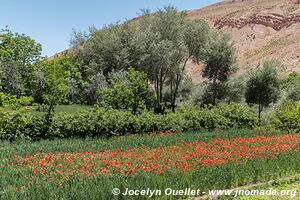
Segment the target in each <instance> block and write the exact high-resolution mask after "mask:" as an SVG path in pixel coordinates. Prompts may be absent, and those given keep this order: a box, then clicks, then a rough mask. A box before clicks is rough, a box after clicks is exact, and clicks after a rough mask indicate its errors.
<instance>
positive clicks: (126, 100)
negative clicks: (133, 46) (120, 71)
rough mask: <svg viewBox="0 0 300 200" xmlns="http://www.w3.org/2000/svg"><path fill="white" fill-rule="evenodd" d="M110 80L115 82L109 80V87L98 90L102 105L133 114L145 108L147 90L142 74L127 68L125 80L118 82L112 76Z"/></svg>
mask: <svg viewBox="0 0 300 200" xmlns="http://www.w3.org/2000/svg"><path fill="white" fill-rule="evenodd" d="M115 74H116V73H115ZM112 78H114V79H115V80H110V81H111V82H112V83H111V86H110V87H108V88H105V89H102V90H100V95H101V96H102V98H103V100H102V105H104V106H110V107H112V108H114V109H123V110H128V111H131V112H132V113H133V114H136V113H138V112H140V111H142V110H144V109H145V108H146V101H147V98H149V88H148V83H147V78H146V75H145V74H144V73H141V72H138V71H135V70H134V69H133V68H129V69H128V73H127V74H126V78H125V79H124V78H122V79H123V80H120V78H117V77H114V76H112ZM116 79H117V80H116Z"/></svg>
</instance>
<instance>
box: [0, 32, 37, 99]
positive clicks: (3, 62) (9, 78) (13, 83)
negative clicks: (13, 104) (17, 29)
mask: <svg viewBox="0 0 300 200" xmlns="http://www.w3.org/2000/svg"><path fill="white" fill-rule="evenodd" d="M41 50H42V48H41V45H40V44H38V43H36V42H35V41H34V40H33V39H31V38H30V37H28V36H26V35H24V34H19V33H13V32H12V31H10V30H9V29H3V30H2V31H1V32H0V73H1V74H0V79H1V82H2V90H3V91H4V92H7V93H10V94H14V95H17V96H18V97H20V96H21V95H23V94H25V95H32V94H33V92H34V83H35V80H36V72H37V65H36V61H37V60H39V59H40V58H41V57H40V55H41Z"/></svg>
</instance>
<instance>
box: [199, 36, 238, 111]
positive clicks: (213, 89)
mask: <svg viewBox="0 0 300 200" xmlns="http://www.w3.org/2000/svg"><path fill="white" fill-rule="evenodd" d="M203 62H204V69H203V71H202V72H203V74H202V76H203V77H204V78H207V79H208V80H209V81H210V84H211V86H210V87H209V88H208V89H209V90H210V91H208V93H211V94H212V95H211V102H210V103H211V104H212V105H216V103H217V102H216V101H217V96H219V94H218V91H220V88H219V87H220V86H222V83H223V82H225V81H227V80H228V78H229V76H230V75H231V74H232V73H234V72H235V71H236V70H237V67H236V65H235V64H236V57H235V52H234V48H233V44H232V41H231V40H230V37H229V36H228V35H223V36H221V37H219V36H215V38H214V40H213V42H212V44H211V45H210V46H209V48H208V49H207V50H206V52H205V56H204V59H203Z"/></svg>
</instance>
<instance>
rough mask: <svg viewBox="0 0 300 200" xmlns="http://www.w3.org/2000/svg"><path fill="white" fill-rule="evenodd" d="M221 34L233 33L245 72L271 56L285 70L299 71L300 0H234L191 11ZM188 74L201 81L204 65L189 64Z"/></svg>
mask: <svg viewBox="0 0 300 200" xmlns="http://www.w3.org/2000/svg"><path fill="white" fill-rule="evenodd" d="M188 16H189V17H190V18H193V19H205V20H206V21H207V22H208V23H209V24H210V26H211V27H213V28H214V29H215V30H216V31H218V32H220V33H229V34H231V36H232V38H233V41H234V43H235V48H236V50H237V56H238V63H239V65H240V70H239V72H238V74H240V73H243V72H245V71H247V70H249V69H251V68H254V67H255V66H257V64H258V63H259V62H260V61H262V60H264V59H269V58H275V59H278V60H280V61H281V62H282V63H283V64H284V66H285V67H286V69H285V71H297V72H300V2H298V0H235V1H234V0H232V1H224V2H221V3H217V4H214V5H211V6H208V7H205V8H202V9H198V10H192V11H188ZM187 73H188V74H189V75H190V76H191V77H192V79H193V81H194V82H200V81H201V80H202V78H201V66H197V65H194V64H192V63H189V66H188V67H187Z"/></svg>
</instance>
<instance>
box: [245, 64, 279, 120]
mask: <svg viewBox="0 0 300 200" xmlns="http://www.w3.org/2000/svg"><path fill="white" fill-rule="evenodd" d="M279 66H280V63H279V62H277V61H274V60H268V61H264V62H263V65H262V67H261V68H258V69H256V70H255V71H253V72H252V73H251V74H250V79H249V80H248V82H247V86H246V93H245V97H246V102H247V103H248V104H258V117H259V118H261V112H262V110H263V109H264V108H265V107H268V106H269V105H270V104H271V103H274V102H276V101H277V99H278V97H279V86H280V84H279V79H278V72H277V70H278V67H279Z"/></svg>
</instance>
